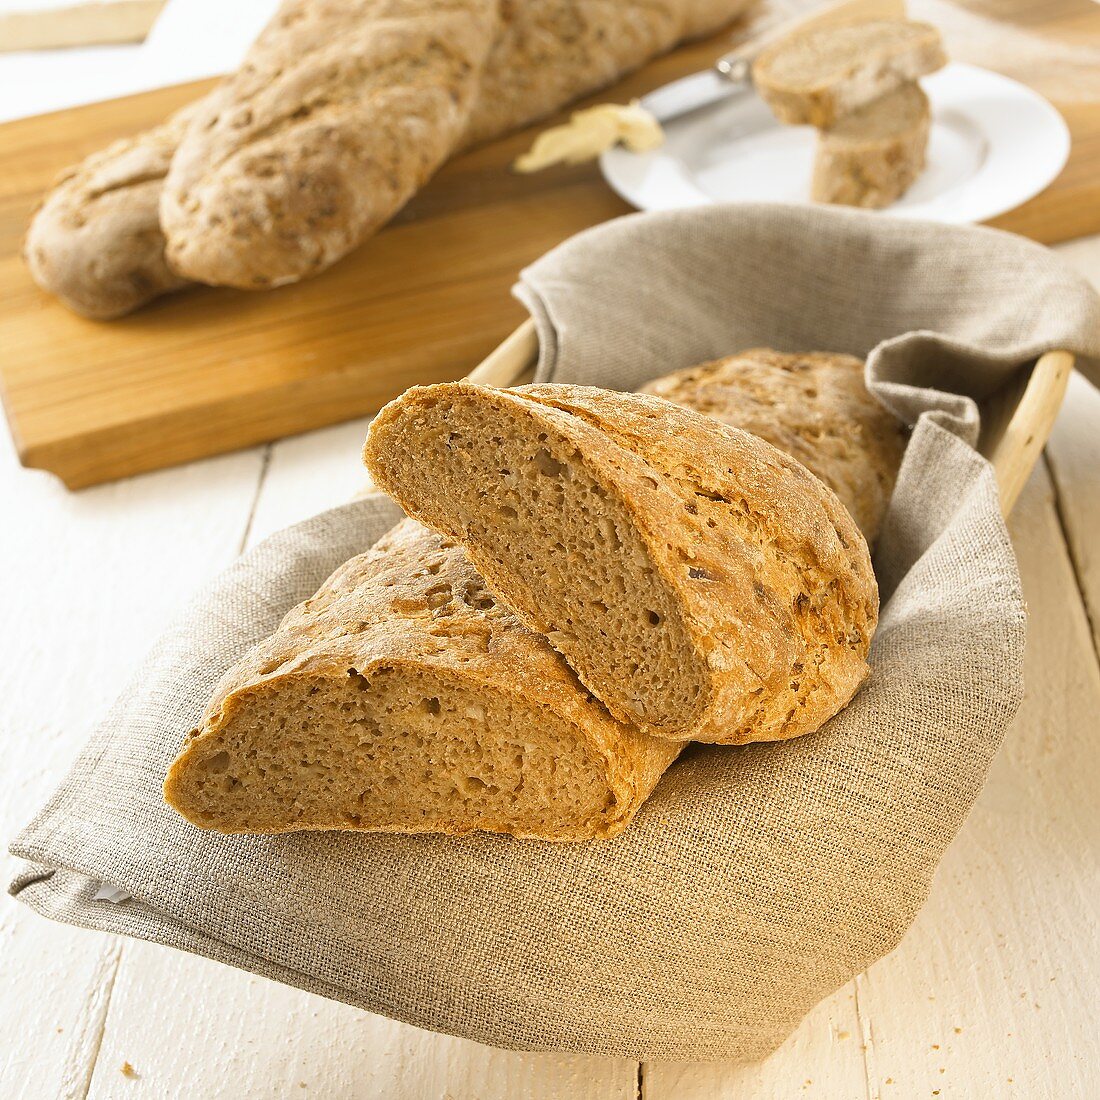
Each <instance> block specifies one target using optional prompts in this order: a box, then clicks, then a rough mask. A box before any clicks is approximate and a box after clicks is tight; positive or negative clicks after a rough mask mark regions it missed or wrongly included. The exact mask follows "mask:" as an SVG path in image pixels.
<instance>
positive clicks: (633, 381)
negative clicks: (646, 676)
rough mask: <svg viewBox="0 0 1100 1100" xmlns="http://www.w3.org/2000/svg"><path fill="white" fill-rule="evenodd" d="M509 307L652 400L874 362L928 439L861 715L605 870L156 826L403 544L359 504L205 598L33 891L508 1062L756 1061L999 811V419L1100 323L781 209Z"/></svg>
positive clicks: (54, 842) (1015, 272)
mask: <svg viewBox="0 0 1100 1100" xmlns="http://www.w3.org/2000/svg"><path fill="white" fill-rule="evenodd" d="M517 293H518V295H519V297H520V298H521V299H522V300H523V301H524V302H525V303H526V304H527V306H528V308H529V309H530V310H531V312H532V314H533V315H534V317H535V319H536V322H537V325H538V330H539V337H540V342H541V358H540V365H539V378H540V380H554V381H562V382H565V381H569V382H578V383H585V384H593V385H600V386H606V387H611V388H622V389H633V388H635V387H636V386H638V385H640V384H641V383H642V382H644V381H646V380H647V379H649V378H652V377H654V376H656V375H659V374H663V373H665V372H667V371H671V370H674V369H677V368H680V367H685V366H688V365H690V364H693V363H696V362H699V361H702V360H704V359H708V358H712V357H715V356H719V355H723V354H728V353H731V352H733V351H736V350H739V349H742V348H747V347H751V346H756V345H766V346H772V347H776V348H779V349H781V350H787V351H798V350H810V349H815V350H830V351H838V352H848V353H851V354H855V355H859V356H865V357H869V358H868V367H867V370H868V380H869V384H870V385H871V387H872V389H873V390H874V392H875V393H876V394H877V396H878V397H879V398H880V399H881V400H882V401H883V402H885V403H886V404H887V405H888V406H889V407H890V408H892V409H894V410H895V411H896V412H898V413H899V414H900V415H902V416H904V417H905V418H906V419H907V420H909V422H910V423H912V424H914V426H915V427H914V432H913V436H912V440H911V442H910V444H909V447H908V450H907V453H906V458H905V462H904V465H903V467H902V470H901V474H900V476H899V480H898V484H897V489H896V491H895V494H894V498H893V501H892V503H891V505H890V509H889V512H888V514H887V517H886V521H885V525H884V529H883V533H882V536H881V539H880V542H879V548H878V553H877V560H876V569H877V572H878V575H879V579H880V583H881V585H882V589H883V600H884V603H883V608H882V615H881V620H880V624H879V629H878V634H877V635H876V638H875V641H874V645H873V647H872V650H871V656H870V662H871V666H872V675H871V678H870V679H869V681H868V682H867V684H866V685H865V686H864V687H863V689H862V690H861V691H860V693H859V694H858V695H857V697H856V699H855V700H854V701H853V703H852V704H851V705H850V706H849V707H848V708H847V709H846V710H844V711H843V712H842V713H840V714H839V715H837V716H836V717H835V718H834V719H833V720H832V721H831V722H829V723H828V724H827V725H826V726H825V727H824V728H823V729H822V730H821V731H820V732H818V733H816V734H814V735H811V736H808V737H804V738H800V739H798V740H795V741H788V742H782V743H777V744H766V745H750V746H746V747H743V748H727V747H714V746H708V747H703V746H695V747H692V748H690V749H689V750H687V752H686V753H685V754H684V755H683V756H682V757H681V759H680V760H679V761H678V762H677V763H676V764H674V765H673V767H672V768H671V769H670V770H669V771H668V772H667V773H666V775H665V776H664V778H663V779H662V781H661V783H660V784H659V786H658V787H657V790H656V791H655V793H654V795H653V797H652V798H651V799H650V801H649V802H648V803H647V804H646V806H644V807H643V809H642V810H641V812H640V813H639V815H638V817H637V819H636V821H635V823H634V824H633V825H632V827H631V828H630V829H628V830H627V832H626V833H625V834H623V835H622V836H620V837H618V838H616V839H615V840H611V841H602V842H590V843H581V844H549V843H539V842H532V841H516V840H513V839H510V838H507V837H499V836H488V835H479V836H473V837H468V838H463V839H455V838H449V837H440V836H420V837H409V836H385V835H355V834H349V833H314V834H297V835H289V836H277V837H239V836H238V837H225V836H219V835H217V834H213V833H206V832H202V831H200V830H198V829H196V828H194V827H193V826H191V825H189V824H188V823H187V822H185V821H183V820H182V819H181V818H180V817H178V816H177V815H176V814H175V813H174V812H173V811H171V810H170V809H169V808H168V807H167V806H166V805H165V804H164V802H163V801H162V798H161V783H162V780H163V777H164V773H165V770H166V769H167V767H168V765H169V763H170V761H171V760H172V759H173V757H174V756H175V754H176V752H177V750H178V748H179V746H180V744H181V742H182V739H183V736H184V734H185V733H186V732H187V731H188V730H189V729H191V728H192V727H193V726H194V725H195V723H196V720H197V719H198V717H199V715H200V713H201V711H202V709H203V707H204V705H205V703H206V701H207V698H208V697H209V695H210V693H211V689H212V687H213V685H214V682H215V681H216V680H217V679H218V677H219V676H220V674H221V673H222V671H223V670H224V669H225V668H226V667H227V666H228V665H229V664H230V663H232V662H233V661H235V660H236V659H237V658H239V657H240V656H241V655H242V654H243V653H244V652H245V651H246V650H247V649H248V648H249V647H250V646H251V645H252V644H253V643H255V642H256V641H257V640H258V639H260V638H262V637H264V636H265V635H267V634H269V633H270V632H271V631H272V630H273V629H274V628H275V626H276V624H277V623H278V621H279V619H280V617H281V616H282V615H283V613H284V612H285V611H286V610H287V609H288V608H289V607H290V606H291V605H292V604H294V603H296V602H298V601H300V600H303V599H305V598H307V597H308V596H309V595H311V594H312V593H313V592H314V591H315V590H316V589H317V588H318V587H319V585H320V584H321V582H322V581H323V580H324V579H325V577H326V576H328V574H329V573H330V572H332V570H333V569H335V567H336V566H337V565H339V564H340V563H341V562H343V561H344V560H345V559H347V558H348V557H350V556H352V555H354V554H356V553H359V552H361V551H363V550H364V549H366V548H367V547H368V546H369V545H370V544H371V543H372V542H373V541H374V540H375V539H376V538H378V537H379V536H380V535H381V534H382V533H383V532H384V531H385V530H386V529H387V528H388V527H389V526H390V525H391V524H392V523H393V522H394V521H395V520H396V519H397V518H398V516H399V512H398V511H397V509H396V508H395V507H394V506H393V505H392V504H390V503H388V502H387V501H385V500H383V499H380V498H377V497H376V498H366V499H363V500H358V501H355V502H353V503H350V504H347V505H345V506H343V507H340V508H336V509H334V510H332V511H329V512H326V513H324V514H323V515H320V516H317V517H315V518H313V519H310V520H308V521H306V522H305V523H301V524H298V525H296V526H295V527H291V528H289V529H287V530H285V531H283V532H280V533H279V534H277V535H275V536H273V537H272V538H270V539H268V540H267V541H266V542H264V543H262V544H261V545H260V546H258V547H257V548H256V549H255V550H253V551H252V552H251V553H249V554H246V555H245V556H244V557H242V558H241V559H240V560H239V562H238V563H237V564H236V565H234V566H233V567H232V568H231V569H230V570H228V571H227V572H226V573H225V574H224V575H223V576H221V577H220V578H219V579H218V580H217V581H216V582H215V583H214V584H213V585H212V586H211V587H210V588H209V589H208V590H207V591H206V592H204V593H202V594H201V595H200V596H198V597H197V598H196V600H195V601H194V603H193V604H192V606H191V608H190V609H189V610H188V611H187V612H186V613H185V614H184V615H183V617H182V618H181V619H180V620H179V621H177V622H176V623H175V624H174V625H172V626H171V627H170V628H169V629H168V631H167V633H166V634H165V636H164V638H163V640H162V641H161V642H160V644H159V645H158V646H157V648H156V649H155V651H154V652H153V654H152V655H151V656H150V658H149V659H148V661H147V662H146V664H145V666H144V668H143V669H142V670H141V671H140V672H139V673H138V675H137V676H136V677H135V679H134V681H133V683H132V684H131V686H130V688H129V689H128V690H127V691H126V693H125V694H124V695H123V697H122V698H121V699H119V701H118V702H117V704H116V705H115V706H114V708H113V709H112V710H111V712H110V713H109V714H108V715H107V716H106V718H105V719H104V721H103V722H102V723H101V724H100V726H99V727H98V729H97V730H96V731H95V732H94V733H93V735H92V737H91V740H90V741H89V743H88V746H87V748H86V749H85V751H84V752H83V754H82V755H81V756H80V758H79V759H78V761H77V762H76V764H75V765H74V767H73V769H72V771H71V772H70V774H69V775H68V777H67V778H65V779H64V780H63V781H62V783H61V785H60V787H59V789H58V791H57V793H56V794H55V795H54V797H53V798H52V799H51V800H50V802H49V804H48V805H47V806H46V807H45V808H44V809H43V811H42V812H41V813H40V814H39V815H38V816H37V817H36V818H35V820H34V821H33V822H32V823H31V824H30V825H29V826H28V827H27V828H26V829H25V830H24V831H23V832H22V834H21V835H20V836H19V837H18V838H17V839H16V841H15V842H14V844H13V845H12V850H13V852H15V853H16V854H17V855H19V856H21V857H22V858H23V859H24V860H26V869H25V870H24V871H23V873H22V874H20V876H19V877H18V878H17V879H16V881H15V882H14V883H13V884H12V887H11V890H12V893H14V894H15V895H16V896H17V897H18V898H19V900H21V901H23V902H24V903H26V904H28V905H31V906H32V907H33V908H35V909H36V910H38V911H39V912H41V913H43V914H44V915H46V916H49V917H52V918H55V919H57V920H63V921H68V922H70V923H73V924H79V925H85V926H88V927H92V928H98V929H103V930H105V931H110V932H120V933H125V934H128V935H133V936H139V937H141V938H144V939H148V940H154V941H157V942H160V943H164V944H168V945H170V946H173V947H177V948H181V949H183V950H187V951H194V952H197V953H199V954H203V955H207V956H209V957H211V958H215V959H219V960H221V961H223V962H226V963H229V964H231V965H234V966H238V967H242V968H244V969H246V970H250V971H254V972H256V973H259V974H264V975H266V976H268V977H271V978H275V979H278V980H280V981H283V982H287V983H289V984H292V985H296V986H300V987H302V988H304V989H308V990H312V991H314V992H316V993H320V994H322V995H324V996H327V997H331V998H335V999H337V1000H341V1001H345V1002H348V1003H350V1004H354V1005H358V1006H361V1007H363V1008H366V1009H369V1010H371V1011H374V1012H379V1013H383V1014H385V1015H388V1016H391V1017H394V1018H397V1019H400V1020H405V1021H407V1022H409V1023H412V1024H415V1025H417V1026H420V1027H426V1028H432V1029H435V1030H439V1031H444V1032H448V1033H452V1034H456V1035H462V1036H466V1037H469V1038H473V1039H476V1040H480V1041H482V1042H486V1043H490V1044H493V1045H496V1046H502V1047H518V1048H524V1049H532V1050H547V1049H549V1050H562V1051H581V1052H588V1053H595V1054H604V1055H615V1056H624V1057H629V1058H640V1059H662V1058H663V1059H677V1060H706V1059H738V1060H750V1059H755V1058H759V1057H761V1056H763V1055H765V1054H767V1053H768V1052H769V1051H771V1050H772V1049H774V1048H775V1047H776V1046H778V1045H779V1043H781V1042H782V1040H783V1039H784V1038H785V1037H786V1035H787V1034H788V1033H789V1032H790V1031H791V1030H792V1029H793V1028H794V1027H795V1026H796V1025H797V1023H798V1022H799V1020H800V1019H801V1018H802V1016H803V1015H804V1014H805V1013H806V1012H807V1011H808V1010H809V1009H810V1008H811V1007H812V1006H813V1005H814V1004H815V1003H816V1002H817V1001H819V1000H820V999H822V998H823V997H825V996H827V995H828V994H829V993H831V992H832V991H833V990H835V989H836V988H838V987H839V986H840V985H842V984H843V983H844V982H846V981H847V980H849V979H850V978H851V977H852V976H853V975H854V974H856V973H858V972H860V971H861V970H863V969H864V968H866V967H867V966H868V965H869V964H871V963H872V962H874V961H875V960H876V959H877V958H879V957H881V956H882V955H883V954H885V953H886V952H888V951H889V950H890V949H891V948H892V947H893V946H894V945H895V944H896V943H897V942H898V940H899V939H900V937H901V936H902V935H903V934H904V933H905V930H906V929H907V928H908V927H909V925H910V924H911V922H912V920H913V918H914V916H915V914H916V912H917V910H918V908H919V906H920V905H921V903H922V901H923V900H924V898H925V896H926V894H927V891H928V888H929V884H930V882H931V879H932V876H933V873H934V871H935V868H936V864H937V862H938V861H939V859H940V857H941V855H942V853H943V851H944V849H945V848H946V846H947V845H948V844H949V843H950V841H951V839H952V837H953V836H954V835H955V833H956V831H957V830H958V828H959V826H960V825H961V823H962V821H963V819H964V818H965V816H966V813H967V811H968V809H969V807H970V805H971V803H972V802H973V800H974V798H975V797H976V795H977V794H978V791H979V790H980V788H981V786H982V783H983V780H984V777H985V774H986V770H987V768H988V766H989V763H990V761H991V759H992V757H993V755H994V753H995V752H996V751H997V747H998V745H999V744H1000V741H1001V738H1002V735H1003V733H1004V731H1005V728H1006V726H1007V724H1008V722H1009V720H1010V719H1011V717H1012V715H1013V713H1014V711H1015V710H1016V707H1017V704H1018V702H1019V699H1020V694H1021V681H1020V676H1021V657H1022V651H1023V643H1024V630H1025V616H1024V608H1023V604H1022V601H1021V596H1020V587H1019V579H1018V576H1017V571H1016V566H1015V561H1014V558H1013V554H1012V547H1011V545H1010V543H1009V540H1008V536H1007V533H1006V530H1005V527H1004V524H1003V522H1002V520H1001V516H1000V512H999V509H998V502H997V489H996V484H995V482H994V478H993V474H992V471H991V468H990V467H989V465H988V463H987V462H985V460H984V459H982V458H981V457H980V456H979V455H978V454H976V452H975V451H974V450H972V447H971V444H972V443H973V441H974V440H975V438H976V432H977V426H978V417H977V406H976V404H975V401H981V400H982V399H983V398H985V397H987V396H988V395H989V394H991V393H992V392H993V391H994V390H995V389H996V388H997V387H998V386H1000V385H1002V384H1003V383H1004V382H1006V380H1008V379H1009V378H1010V377H1012V376H1013V375H1014V374H1015V372H1017V371H1018V370H1019V369H1021V368H1022V367H1024V366H1026V365H1027V364H1029V363H1031V362H1032V361H1033V360H1034V359H1035V358H1036V357H1037V356H1038V355H1040V354H1041V353H1042V352H1044V351H1047V350H1050V349H1053V348H1066V349H1068V350H1070V351H1073V352H1075V353H1076V354H1077V355H1078V357H1079V359H1078V365H1079V367H1080V369H1082V370H1083V371H1085V372H1086V373H1087V374H1089V376H1090V377H1091V378H1092V379H1093V380H1094V381H1100V302H1098V300H1097V298H1096V296H1095V294H1094V293H1093V292H1092V290H1091V289H1090V288H1089V287H1088V285H1087V284H1086V283H1085V282H1084V281H1083V280H1081V279H1080V278H1079V277H1077V276H1076V275H1075V274H1073V273H1072V272H1071V271H1070V270H1069V269H1067V268H1066V267H1064V266H1063V265H1062V264H1061V263H1060V262H1059V261H1058V260H1057V259H1056V258H1055V257H1054V256H1053V255H1052V254H1051V253H1049V252H1048V251H1047V250H1045V249H1043V248H1041V247H1039V246H1037V245H1034V244H1030V243H1028V242H1026V241H1023V240H1021V239H1019V238H1016V237H1012V236H1009V235H1006V234H1002V233H998V232H994V231H991V230H984V229H974V228H956V227H947V226H942V225H934V224H924V223H918V222H912V221H902V220H894V219H890V218H888V217H885V216H883V215H880V214H868V213H861V212H852V211H835V210H822V209H811V208H801V207H785V206H778V205H738V206H726V207H722V206H717V207H708V208H703V209H697V210H691V211H683V212H676V213H666V214H650V215H638V216H631V217H627V218H622V219H620V220H618V221H615V222H612V223H609V224H607V225H604V226H601V227H599V228H597V229H593V230H590V231H588V232H586V233H583V234H581V235H580V236H578V237H576V238H574V239H572V240H570V241H568V242H566V243H565V244H564V245H562V246H560V247H559V248H557V249H555V250H554V251H553V252H551V253H549V254H548V255H547V256H545V257H543V258H542V259H541V260H539V261H538V262H537V263H535V264H534V265H532V266H531V267H530V268H528V269H527V270H526V271H524V272H523V273H522V276H521V279H520V283H519V285H518V287H517ZM349 461H350V459H349ZM105 884H106V885H105ZM97 895H98V897H97ZM112 898H124V899H125V900H121V901H114V900H112Z"/></svg>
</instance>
